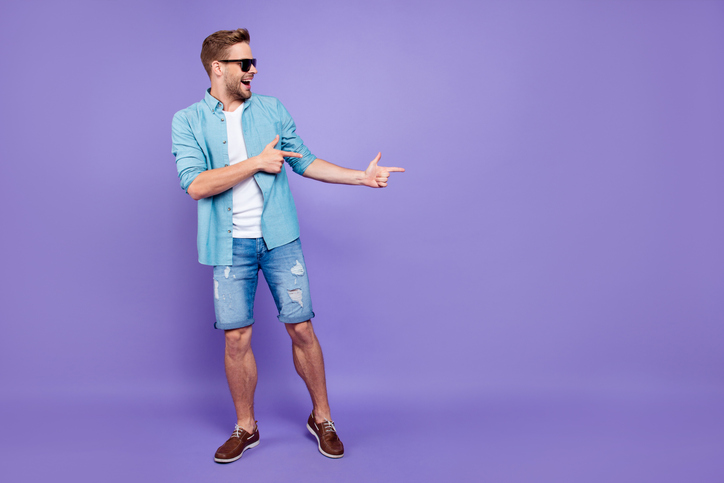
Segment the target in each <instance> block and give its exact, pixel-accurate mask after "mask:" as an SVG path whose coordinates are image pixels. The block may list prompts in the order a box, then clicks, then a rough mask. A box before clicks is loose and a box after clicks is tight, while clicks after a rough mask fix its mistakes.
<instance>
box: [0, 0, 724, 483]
mask: <svg viewBox="0 0 724 483" xmlns="http://www.w3.org/2000/svg"><path fill="white" fill-rule="evenodd" d="M238 27H246V28H248V29H249V31H250V33H251V39H252V40H251V47H252V50H253V52H254V55H255V57H257V58H258V59H259V64H258V69H259V75H258V76H257V78H256V80H255V82H254V91H255V92H258V93H262V94H268V95H273V96H275V97H278V98H279V99H280V100H281V101H282V102H283V103H284V104H285V106H286V107H287V109H288V110H289V112H290V113H291V114H292V116H293V117H294V119H295V121H296V123H297V127H298V132H299V134H300V135H301V136H302V138H303V139H304V140H305V143H306V144H307V146H308V147H309V148H310V149H311V150H312V152H313V153H315V154H316V155H318V156H320V157H322V158H325V159H327V160H329V161H332V162H335V163H337V164H341V165H343V166H347V167H351V168H358V169H363V168H364V167H366V165H367V164H368V163H369V161H370V160H371V159H372V158H373V157H374V156H375V155H376V154H377V152H378V151H381V152H382V160H381V162H380V164H382V165H392V166H403V167H405V168H406V169H407V172H406V173H403V174H393V176H392V179H391V182H390V185H389V187H388V188H386V189H384V190H371V189H365V188H357V187H347V186H335V185H326V184H322V183H317V182H314V181H311V180H307V179H304V178H301V177H298V176H296V175H294V174H293V173H292V172H291V170H289V169H288V170H287V171H288V173H289V175H290V183H291V185H292V191H293V193H294V196H295V200H296V203H297V209H298V212H299V215H300V225H301V232H302V241H303V243H304V248H305V255H306V259H307V265H308V271H309V275H310V282H311V290H312V296H313V299H314V306H315V311H316V313H317V317H316V318H315V320H314V322H315V327H316V330H317V332H318V336H319V338H320V340H321V342H322V346H323V349H324V351H325V359H326V362H327V371H328V385H329V388H330V399H331V403H332V409H333V415H334V416H335V419H336V421H337V425H338V428H339V430H340V434H341V436H342V437H343V440H344V441H345V444H346V446H347V449H348V454H347V456H345V458H343V459H342V460H340V461H331V460H327V459H325V458H323V457H322V456H320V455H319V454H318V453H317V452H316V448H315V447H314V446H315V445H314V444H313V442H312V441H311V440H310V437H309V435H306V433H305V432H306V430H305V429H304V426H303V425H304V422H305V420H306V416H307V414H308V412H309V410H310V409H311V405H310V403H309V400H308V395H306V391H305V389H304V386H303V384H302V382H301V380H299V379H298V377H297V376H296V374H295V373H294V369H293V366H292V361H291V353H290V352H291V351H290V347H289V341H288V337H287V335H286V333H285V331H284V330H283V327H281V325H280V324H279V323H278V322H277V321H276V318H275V315H276V311H275V308H274V304H273V301H272V298H271V296H270V295H269V293H268V288H267V287H266V285H265V284H264V283H260V285H259V291H258V294H257V309H256V319H257V323H256V324H255V326H254V341H253V345H254V351H255V354H256V356H257V362H258V365H259V372H260V375H259V387H258V391H257V419H259V426H260V430H261V434H262V445H260V447H259V448H258V449H255V450H254V451H251V452H249V453H247V454H245V455H244V457H243V458H242V460H240V461H239V462H237V463H234V464H232V465H227V466H220V465H215V464H214V463H213V462H212V459H211V457H212V454H213V451H214V450H215V448H216V447H217V446H218V445H219V444H221V443H222V442H223V441H224V440H225V439H226V437H228V434H229V433H230V431H231V430H232V429H233V421H234V414H233V408H232V406H231V401H230V398H229V396H228V391H227V389H226V383H225V378H224V374H223V357H222V356H223V337H222V334H221V333H220V332H218V331H216V330H214V329H213V303H212V284H211V270H210V268H209V267H205V266H202V265H199V264H198V263H197V261H196V260H197V258H196V245H195V239H196V209H195V203H194V202H193V200H191V199H190V198H189V197H188V196H187V195H185V194H184V193H183V192H182V191H181V189H180V188H179V185H178V180H177V177H176V170H175V166H174V160H173V156H172V155H171V152H170V151H171V135H170V122H171V117H172V116H173V114H174V113H175V112H176V111H177V110H179V109H182V108H184V107H186V106H188V105H190V104H192V103H194V102H196V101H198V100H200V99H201V98H202V97H203V94H204V90H205V89H206V88H207V87H208V78H207V77H206V75H205V72H204V70H203V68H202V66H201V63H200V61H199V59H198V55H199V51H200V46H201V42H202V40H203V39H204V38H205V37H206V36H207V35H208V34H210V33H212V32H214V31H216V30H219V29H233V28H238ZM0 36H1V37H2V43H1V45H2V47H0V48H1V49H2V60H3V70H4V72H5V74H4V75H3V77H2V80H1V81H0V82H1V83H2V92H3V93H4V99H3V107H2V114H1V116H2V118H1V121H2V124H1V125H0V127H1V129H0V153H1V155H2V167H3V174H4V176H3V181H4V182H3V185H4V188H3V189H2V190H0V197H2V198H1V199H2V202H3V205H4V206H5V207H6V209H5V212H4V215H3V218H2V219H3V233H4V236H3V241H2V248H3V250H2V251H3V253H4V269H3V270H2V286H3V290H2V303H1V304H0V318H1V319H2V331H3V335H2V338H0V377H1V378H2V379H1V380H2V390H1V391H0V422H2V427H3V435H2V436H1V437H0V447H1V448H2V453H3V455H4V456H3V457H2V458H1V459H0V477H2V479H3V480H4V481H40V480H47V479H48V478H49V477H52V478H53V479H55V480H56V481H101V479H102V480H103V481H128V480H129V479H132V478H133V479H136V480H138V481H227V480H228V481H236V480H238V479H239V478H241V477H242V476H247V477H253V478H256V479H257V480H258V481H292V480H293V481H333V480H334V481H339V480H341V481H354V482H356V481H359V482H362V481H365V482H369V481H440V480H443V481H491V482H530V481H535V482H547V481H551V482H568V481H571V482H581V481H586V482H599V481H601V482H604V481H617V482H629V481H630V482H643V481H656V482H668V481H672V482H673V481H697V482H720V481H724V463H722V459H721V457H720V456H721V453H722V450H723V449H724V437H723V436H722V434H724V433H723V432H722V430H723V429H724V414H722V411H721V407H722V404H723V403H724V385H723V382H724V351H722V344H723V343H724V327H723V326H722V319H723V317H722V314H723V313H724V297H722V294H723V293H724V276H723V274H724V253H723V251H722V246H724V216H723V214H722V206H724V205H723V203H724V190H722V181H724V163H723V161H724V89H722V86H724V2H721V1H660V2H654V1H629V2H623V1H589V2H585V1H546V2H534V1H513V2H502V1H499V2H498V1H496V2H491V1H480V2H465V1H449V2H428V1H422V2H410V1H404V2H403V1H391V2H382V1H377V0H372V1H364V2H363V1H350V2H343V1H340V2H332V1H306V2H293V1H288V0H283V1H265V2H250V1H236V2H231V1H211V2H189V3H180V2H170V1H147V2H140V1H137V0H133V1H126V2H90V1H64V2H49V1H40V2H20V1H15V0H12V1H5V0H4V1H3V2H2V14H1V15H0ZM380 435H384V437H381V436H380ZM41 442H42V443H41ZM47 447H51V448H52V450H48V449H43V448H47Z"/></svg>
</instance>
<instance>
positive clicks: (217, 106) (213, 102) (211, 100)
mask: <svg viewBox="0 0 724 483" xmlns="http://www.w3.org/2000/svg"><path fill="white" fill-rule="evenodd" d="M253 98H254V93H253V92H252V94H251V97H250V98H248V99H247V100H245V101H244V105H243V106H242V108H243V109H246V106H247V105H248V104H249V102H250V101H251V100H252V99H253ZM204 101H205V102H206V105H207V106H209V109H211V112H213V113H215V112H216V111H217V110H218V111H219V112H221V111H223V110H224V105H223V104H222V103H221V101H220V100H218V99H217V98H215V97H214V96H212V95H211V88H210V87H209V88H208V89H206V95H205V96H204Z"/></svg>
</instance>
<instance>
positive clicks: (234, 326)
mask: <svg viewBox="0 0 724 483" xmlns="http://www.w3.org/2000/svg"><path fill="white" fill-rule="evenodd" d="M253 323H254V319H246V320H240V321H239V322H232V323H230V324H220V323H219V322H218V321H217V322H214V328H216V329H219V330H232V329H241V328H242V327H249V326H250V325H252V324H253Z"/></svg>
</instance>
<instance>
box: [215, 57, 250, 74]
mask: <svg viewBox="0 0 724 483" xmlns="http://www.w3.org/2000/svg"><path fill="white" fill-rule="evenodd" d="M219 62H223V63H225V64H239V65H240V66H241V71H242V72H249V69H251V66H252V65H253V66H254V67H256V59H237V60H220V61H219Z"/></svg>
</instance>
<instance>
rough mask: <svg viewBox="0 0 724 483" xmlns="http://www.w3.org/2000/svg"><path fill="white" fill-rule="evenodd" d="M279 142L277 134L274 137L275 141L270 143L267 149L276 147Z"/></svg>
mask: <svg viewBox="0 0 724 483" xmlns="http://www.w3.org/2000/svg"><path fill="white" fill-rule="evenodd" d="M278 142H279V135H278V134H277V135H276V136H275V137H274V140H273V141H272V142H270V143H269V144H267V145H266V147H267V148H274V146H276V145H277V143H278Z"/></svg>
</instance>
